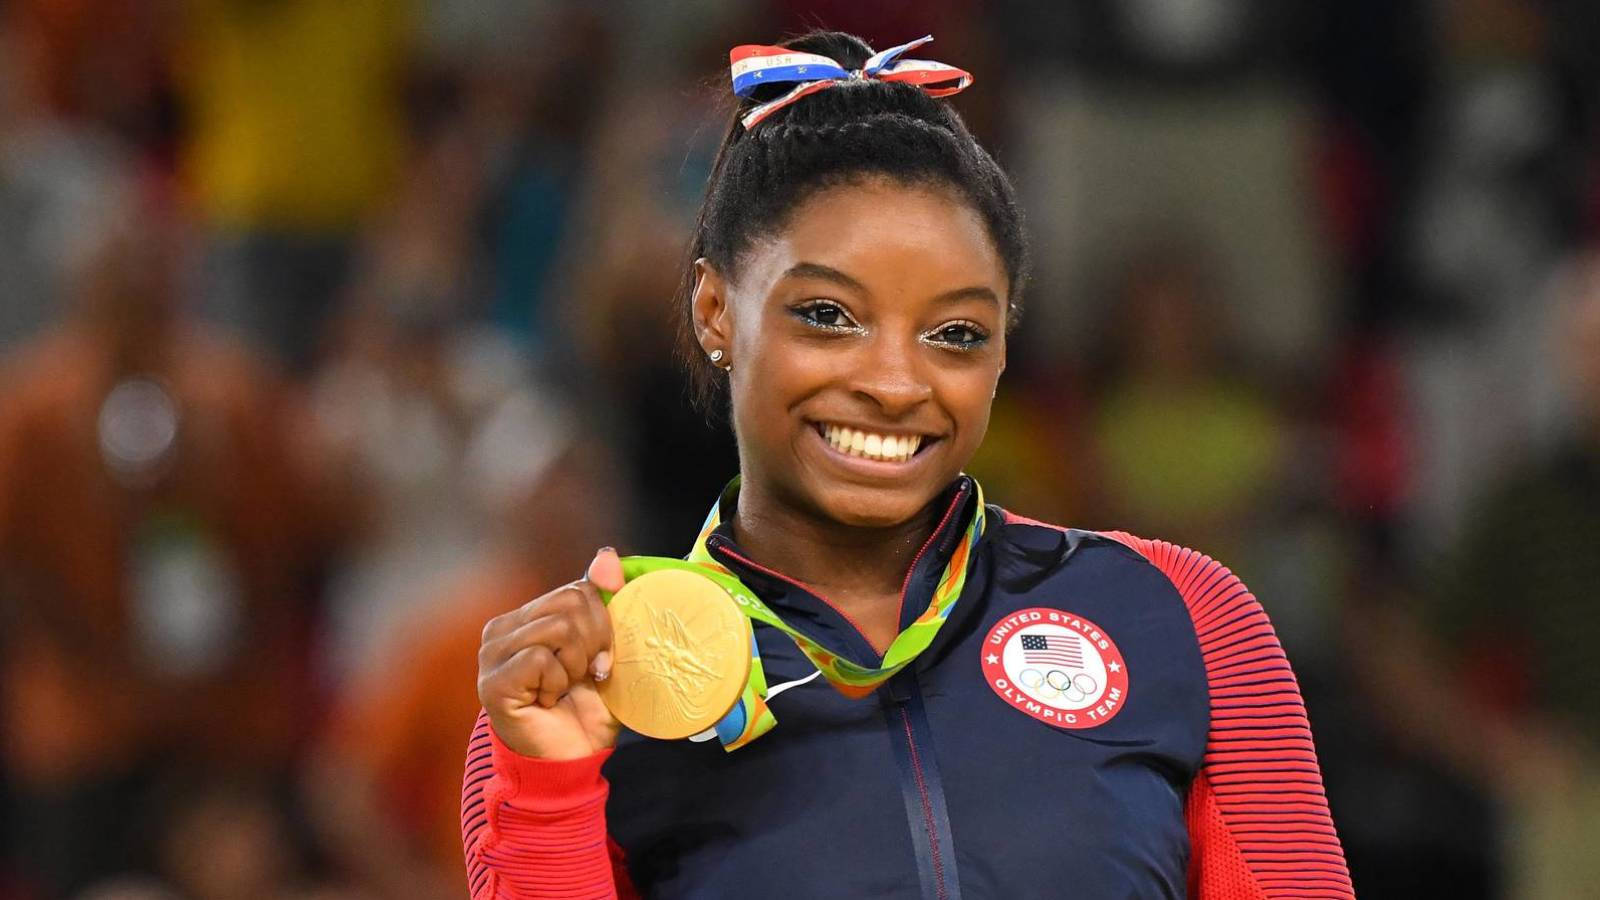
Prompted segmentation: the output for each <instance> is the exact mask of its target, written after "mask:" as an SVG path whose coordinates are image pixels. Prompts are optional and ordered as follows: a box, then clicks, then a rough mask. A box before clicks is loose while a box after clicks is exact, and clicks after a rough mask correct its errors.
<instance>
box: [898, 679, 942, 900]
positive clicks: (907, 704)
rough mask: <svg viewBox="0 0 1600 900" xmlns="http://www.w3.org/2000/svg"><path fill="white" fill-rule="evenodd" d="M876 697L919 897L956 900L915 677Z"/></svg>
mask: <svg viewBox="0 0 1600 900" xmlns="http://www.w3.org/2000/svg"><path fill="white" fill-rule="evenodd" d="M880 696H881V698H882V701H883V707H884V709H883V712H884V718H885V724H886V725H887V726H888V731H889V744H890V746H891V747H892V748H893V750H894V755H895V763H896V766H897V767H898V769H899V771H900V793H901V798H902V800H903V801H904V803H905V809H906V825H907V827H908V828H909V829H910V834H911V844H912V849H913V850H914V851H915V853H916V857H917V875H918V879H919V881H920V882H921V886H922V896H923V897H924V898H926V900H952V898H955V900H959V898H960V896H961V885H960V878H959V876H958V874H957V871H956V856H955V840H954V838H953V836H952V835H951V831H950V816H949V811H948V809H947V808H946V806H945V797H944V787H943V783H942V780H941V779H940V776H939V764H938V762H937V761H936V760H935V759H934V758H933V757H932V756H931V755H928V754H927V753H925V752H924V750H925V748H930V747H931V746H932V743H933V741H932V735H931V733H930V731H929V726H928V717H927V712H926V710H925V709H924V708H923V702H922V688H921V685H920V684H919V683H918V680H917V677H916V672H915V671H914V670H912V669H911V668H909V667H908V668H906V669H904V670H902V671H901V672H900V673H898V674H897V675H895V677H893V678H891V679H889V682H888V684H886V685H884V686H883V688H880Z"/></svg>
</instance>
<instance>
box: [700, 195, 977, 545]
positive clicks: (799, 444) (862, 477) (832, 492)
mask: <svg viewBox="0 0 1600 900" xmlns="http://www.w3.org/2000/svg"><path fill="white" fill-rule="evenodd" d="M698 266H699V269H700V279H699V284H698V286H697V288H696V291H695V298H694V306H695V308H694V313H695V321H696V327H697V331H698V334H699V338H700V343H701V345H702V346H703V347H704V348H705V349H706V351H707V352H708V353H709V352H710V351H711V350H714V349H721V350H722V351H723V352H724V354H726V356H725V359H724V364H730V363H731V365H732V369H731V372H730V382H731V388H732V403H733V421H734V427H735V431H736V433H737V434H738V439H739V459H740V468H741V471H742V472H743V475H744V478H745V483H746V485H747V489H748V486H749V485H753V484H756V483H759V484H760V485H761V486H762V487H763V488H764V489H765V490H767V491H769V492H771V493H772V495H773V496H774V497H775V499H779V500H781V501H784V502H786V503H788V504H790V505H793V506H795V507H796V508H798V509H801V510H803V511H805V512H808V513H810V514H813V515H818V516H821V517H823V518H826V519H828V520H831V521H835V522H840V523H844V524H848V525H857V526H886V525H894V524H898V523H901V522H905V521H907V520H908V519H910V518H912V517H913V516H915V515H916V514H917V513H918V512H919V511H921V510H922V509H923V508H924V507H925V506H926V505H927V504H928V503H929V502H930V501H931V500H932V499H933V498H934V497H935V496H936V495H937V494H938V493H939V492H940V491H941V490H942V489H943V488H944V487H945V486H946V485H947V484H949V482H950V480H951V479H953V478H954V477H955V476H956V475H957V474H959V473H960V471H961V469H962V467H963V466H965V465H966V463H967V461H968V460H969V459H971V457H972V455H973V453H974V451H976V450H977V448H978V444H979V443H980V442H981V441H982V440H983V434H984V430H985V429H986V428H987V427H988V423H989V406H990V402H991V401H992V399H993V396H994V390H995V384H996V382H997V381H998V379H999V377H1000V372H1001V370H1002V369H1004V368H1005V320H1006V308H1007V302H1008V297H1007V288H1008V282H1007V278H1006V272H1005V268H1004V266H1003V264H1002V263H1001V260H1000V257H999V255H998V254H997V253H996V251H995V249H994V246H993V242H992V241H991V240H990V238H989V234H988V231H987V229H986V228H985V226H984V223H983V220H982V218H980V216H979V215H978V213H977V211H976V210H974V209H973V208H972V207H971V206H970V205H968V204H967V203H965V202H964V201H962V200H961V199H959V197H958V195H956V194H955V193H954V192H951V191H947V190H940V189H937V188H931V187H911V186H906V185H902V184H897V183H895V182H892V181H889V180H886V179H870V180H866V181H862V182H857V183H853V184H847V185H842V186H839V187H835V188H830V189H827V190H824V191H821V192H819V193H817V194H814V195H812V196H811V197H810V198H809V199H808V200H806V201H805V202H803V203H802V204H801V205H800V206H799V207H797V208H796V209H795V210H794V212H793V214H792V216H791V217H790V219H789V221H788V223H787V225H786V227H784V228H783V229H781V230H780V231H778V232H777V233H775V234H773V235H772V236H770V237H769V238H768V239H766V240H764V241H762V242H759V243H758V244H757V245H756V246H754V247H753V248H751V249H750V250H749V251H748V253H747V255H746V257H745V259H744V260H743V261H742V265H741V267H740V272H739V278H738V280H737V282H729V281H727V280H725V279H723V278H722V276H721V275H720V273H718V272H717V271H715V270H714V269H713V268H712V267H711V266H710V265H709V264H708V263H706V262H704V261H702V262H701V263H699V264H698Z"/></svg>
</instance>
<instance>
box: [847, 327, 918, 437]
mask: <svg viewBox="0 0 1600 900" xmlns="http://www.w3.org/2000/svg"><path fill="white" fill-rule="evenodd" d="M917 346H918V345H917V343H916V342H915V341H907V340H889V339H884V340H877V341H873V342H871V343H870V344H869V345H867V346H866V347H864V348H862V354H861V357H860V359H859V361H858V362H857V364H856V371H855V373H854V374H855V377H854V378H853V379H852V381H853V382H854V383H853V384H852V388H853V389H854V390H855V392H856V393H857V394H859V395H861V396H862V397H864V398H866V399H868V400H870V401H872V402H873V403H874V404H875V405H876V406H877V407H878V408H879V409H880V410H882V411H883V414H884V415H885V416H889V417H891V418H893V417H898V416H900V415H902V414H904V413H906V412H909V411H910V410H912V409H915V408H916V407H917V405H918V404H921V403H925V402H927V401H928V399H929V398H931V397H932V396H933V384H932V383H931V382H930V381H929V379H928V377H927V374H926V373H925V372H923V371H922V366H921V365H920V364H919V361H918V358H917V356H918V354H917Z"/></svg>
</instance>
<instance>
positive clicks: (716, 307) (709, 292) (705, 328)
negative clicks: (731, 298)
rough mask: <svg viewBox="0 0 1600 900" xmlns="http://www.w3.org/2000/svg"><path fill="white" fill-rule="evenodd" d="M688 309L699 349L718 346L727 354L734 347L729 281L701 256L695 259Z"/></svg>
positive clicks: (708, 352) (715, 348) (705, 349)
mask: <svg viewBox="0 0 1600 900" xmlns="http://www.w3.org/2000/svg"><path fill="white" fill-rule="evenodd" d="M689 312H690V315H691V317H692V318H693V320H694V336H695V340H697V341H699V342H700V347H701V349H703V350H704V351H705V352H706V353H707V354H710V353H711V351H713V350H721V351H722V353H723V356H724V358H726V357H727V355H728V354H729V353H730V352H732V348H733V330H732V327H731V326H732V324H733V322H732V316H731V314H730V308H729V304H728V282H727V281H726V280H725V279H724V278H723V277H722V273H721V272H718V271H717V269H716V267H715V266H713V265H711V261H710V260H709V259H706V258H705V257H703V256H702V257H700V258H699V259H697V260H695V261H694V295H693V297H691V298H690V301H689Z"/></svg>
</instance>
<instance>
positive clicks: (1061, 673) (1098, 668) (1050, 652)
mask: <svg viewBox="0 0 1600 900" xmlns="http://www.w3.org/2000/svg"><path fill="white" fill-rule="evenodd" d="M982 654H983V657H982V663H983V677H984V678H985V680H987V681H988V682H989V687H991V688H993V689H994V692H995V694H996V695H998V696H999V697H1000V699H1001V700H1004V701H1005V702H1006V703H1008V704H1010V705H1011V706H1013V707H1015V708H1016V709H1018V710H1020V711H1022V712H1024V713H1026V714H1028V715H1030V716H1032V717H1034V718H1035V719H1038V720H1039V721H1041V722H1044V723H1046V724H1048V725H1054V726H1056V727H1057V728H1068V729H1074V730H1076V729H1081V728H1093V727H1095V726H1097V725H1103V724H1105V723H1106V722H1109V721H1110V720H1111V719H1113V718H1115V717H1116V715H1117V713H1119V712H1121V711H1122V707H1123V706H1125V705H1126V704H1127V702H1128V664H1127V661H1126V660H1124V659H1123V658H1122V651H1120V650H1118V649H1117V644H1116V642H1115V641H1113V640H1111V636H1110V635H1108V634H1106V633H1105V630H1104V629H1102V628H1101V627H1100V626H1098V625H1096V624H1095V623H1093V622H1091V621H1089V620H1088V619H1085V618H1084V617H1082V616H1079V615H1075V614H1073V613H1069V612H1063V611H1062V610H1059V609H1046V608H1044V607H1038V606H1036V607H1034V608H1032V609H1024V610H1021V611H1020V612H1016V613H1012V614H1011V615H1009V616H1006V617H1005V618H1003V619H1001V620H1000V621H998V622H996V623H995V624H994V627H993V628H991V629H989V634H988V636H987V637H985V638H984V639H983V647H982Z"/></svg>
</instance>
